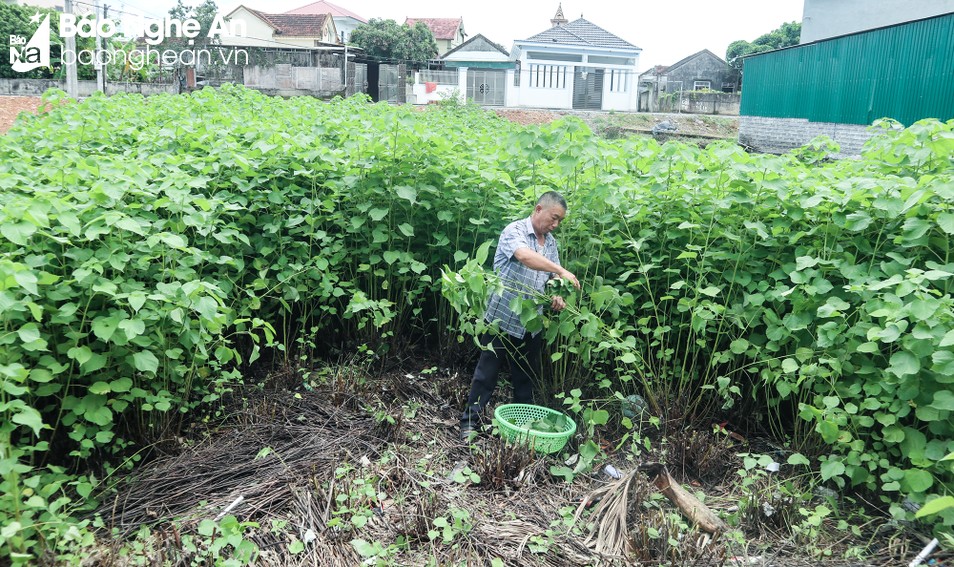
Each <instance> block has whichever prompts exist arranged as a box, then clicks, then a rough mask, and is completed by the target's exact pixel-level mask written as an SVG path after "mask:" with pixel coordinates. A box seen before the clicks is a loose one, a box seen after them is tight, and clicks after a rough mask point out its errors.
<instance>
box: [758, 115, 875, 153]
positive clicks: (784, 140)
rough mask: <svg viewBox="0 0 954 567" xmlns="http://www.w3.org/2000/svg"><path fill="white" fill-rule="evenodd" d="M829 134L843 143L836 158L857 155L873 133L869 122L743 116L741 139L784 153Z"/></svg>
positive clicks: (771, 151) (760, 147) (765, 149)
mask: <svg viewBox="0 0 954 567" xmlns="http://www.w3.org/2000/svg"><path fill="white" fill-rule="evenodd" d="M822 135H824V136H828V137H829V138H831V139H832V140H834V141H835V142H837V143H838V145H839V146H841V152H840V153H838V154H835V155H833V156H832V157H835V158H844V157H857V156H859V155H861V148H862V146H864V143H865V142H867V141H868V139H870V138H871V136H872V135H873V133H872V132H869V131H868V127H867V126H861V125H858V124H837V123H834V122H809V121H808V120H806V119H803V118H766V117H763V116H740V117H739V143H740V144H743V145H745V146H749V147H751V148H752V149H754V150H755V151H758V152H762V153H772V154H781V153H785V152H787V151H789V150H792V149H795V148H799V147H801V146H804V145H805V144H807V143H809V142H811V141H812V139H813V138H815V137H817V136H822Z"/></svg>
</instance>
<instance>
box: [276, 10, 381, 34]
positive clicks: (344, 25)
mask: <svg viewBox="0 0 954 567" xmlns="http://www.w3.org/2000/svg"><path fill="white" fill-rule="evenodd" d="M285 13H286V14H312V15H321V14H331V17H332V19H334V21H335V28H337V30H338V37H339V39H342V40H344V39H347V38H350V37H351V32H353V31H354V29H355V28H356V27H358V26H360V25H361V24H366V23H368V20H366V19H364V18H362V17H361V16H359V15H357V14H355V13H354V12H352V11H351V10H348V9H347V8H342V7H341V6H338V5H336V4H332V3H331V2H327V1H326V0H318V2H312V3H311V4H307V5H305V6H302V7H301V8H295V9H294V10H289V11H287V12H285Z"/></svg>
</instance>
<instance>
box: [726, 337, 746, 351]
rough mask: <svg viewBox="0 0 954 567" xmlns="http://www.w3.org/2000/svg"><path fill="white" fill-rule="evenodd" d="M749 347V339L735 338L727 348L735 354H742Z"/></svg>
mask: <svg viewBox="0 0 954 567" xmlns="http://www.w3.org/2000/svg"><path fill="white" fill-rule="evenodd" d="M748 348H749V341H747V340H745V339H735V340H734V341H732V343H731V344H730V345H729V349H730V350H731V351H732V352H733V353H735V354H742V353H743V352H745V351H746V350H748Z"/></svg>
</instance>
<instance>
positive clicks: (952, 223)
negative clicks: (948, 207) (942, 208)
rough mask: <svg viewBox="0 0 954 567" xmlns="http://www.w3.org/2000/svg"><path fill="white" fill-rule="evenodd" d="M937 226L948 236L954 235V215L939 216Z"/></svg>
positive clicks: (942, 214) (944, 214) (943, 214)
mask: <svg viewBox="0 0 954 567" xmlns="http://www.w3.org/2000/svg"><path fill="white" fill-rule="evenodd" d="M937 225H938V226H939V227H941V230H943V231H944V232H946V233H947V234H954V213H941V214H939V215H938V216H937Z"/></svg>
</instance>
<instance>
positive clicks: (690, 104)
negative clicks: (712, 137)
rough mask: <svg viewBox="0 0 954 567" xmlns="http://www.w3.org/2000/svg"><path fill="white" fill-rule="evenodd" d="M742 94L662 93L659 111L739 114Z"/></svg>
mask: <svg viewBox="0 0 954 567" xmlns="http://www.w3.org/2000/svg"><path fill="white" fill-rule="evenodd" d="M740 100H741V95H737V94H731V93H719V92H698V91H689V92H674V93H667V94H664V95H660V97H659V102H658V105H659V106H658V108H659V112H685V113H687V114H729V115H733V116H738V115H739V102H740Z"/></svg>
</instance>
